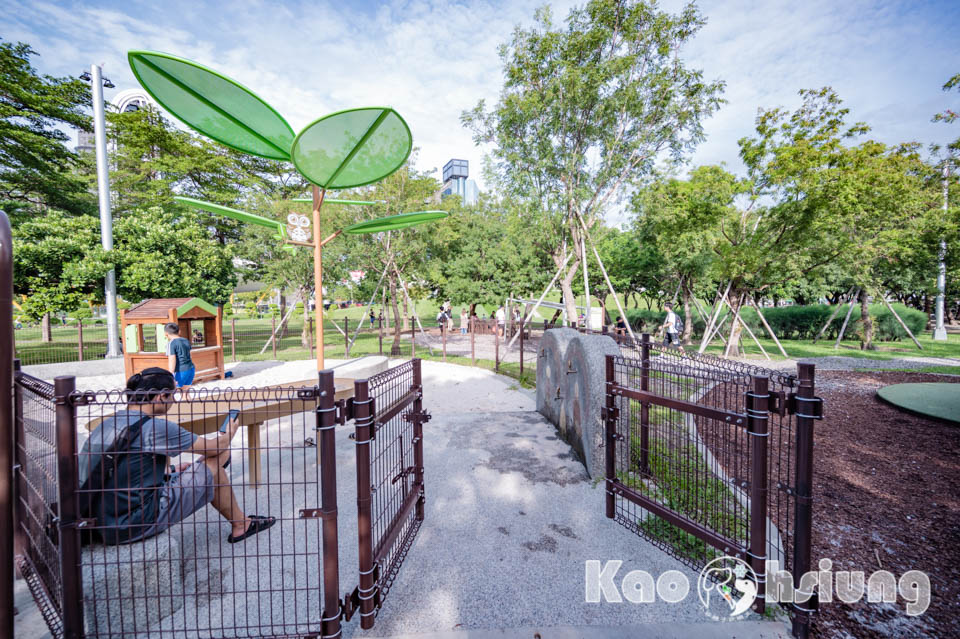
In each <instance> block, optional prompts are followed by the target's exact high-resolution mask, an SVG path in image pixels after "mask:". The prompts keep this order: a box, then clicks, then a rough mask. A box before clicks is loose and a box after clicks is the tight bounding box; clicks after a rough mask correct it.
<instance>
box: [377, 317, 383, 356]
mask: <svg viewBox="0 0 960 639" xmlns="http://www.w3.org/2000/svg"><path fill="white" fill-rule="evenodd" d="M377 319H378V324H379V325H380V338H379V339H380V354H381V355H383V313H381V314H380V317H379V318H377Z"/></svg>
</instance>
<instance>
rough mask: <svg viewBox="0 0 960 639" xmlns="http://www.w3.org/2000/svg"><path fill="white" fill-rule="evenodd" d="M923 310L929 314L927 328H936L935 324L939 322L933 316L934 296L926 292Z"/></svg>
mask: <svg viewBox="0 0 960 639" xmlns="http://www.w3.org/2000/svg"><path fill="white" fill-rule="evenodd" d="M944 306H946V304H944ZM923 312H924V313H925V314H926V316H927V328H928V329H932V328H934V324H936V323H937V322H936V320H935V319H934V318H933V317H931V315H932V314H933V297H932V296H930V295H927V294H926V293H924V294H923Z"/></svg>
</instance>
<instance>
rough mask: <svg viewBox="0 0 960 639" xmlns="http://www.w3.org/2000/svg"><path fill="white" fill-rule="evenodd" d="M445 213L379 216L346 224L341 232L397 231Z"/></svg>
mask: <svg viewBox="0 0 960 639" xmlns="http://www.w3.org/2000/svg"><path fill="white" fill-rule="evenodd" d="M447 215H449V213H447V212H446V211H418V212H416V213H401V214H400V215H391V216H389V217H381V218H377V219H375V220H367V221H365V222H360V223H359V224H354V225H353V226H348V227H347V228H345V229H343V232H344V233H350V234H354V235H358V234H360V233H382V232H383V231H397V230H399V229H405V228H407V227H408V226H415V225H417V224H423V223H424V222H431V221H433V220H439V219H441V218H445V217H447Z"/></svg>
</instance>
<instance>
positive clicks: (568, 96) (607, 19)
mask: <svg viewBox="0 0 960 639" xmlns="http://www.w3.org/2000/svg"><path fill="white" fill-rule="evenodd" d="M535 21H536V23H535V25H534V26H533V27H531V28H528V29H524V28H521V27H517V28H516V29H515V30H514V33H513V39H512V41H511V42H510V43H508V44H506V45H503V46H502V47H501V48H500V59H501V60H502V62H503V66H504V77H505V81H504V85H503V88H502V90H501V93H500V99H499V101H498V103H497V104H496V106H495V107H494V108H493V109H492V110H491V111H489V112H488V111H487V110H486V105H485V103H484V102H483V101H481V102H480V103H479V104H477V106H476V107H475V108H474V109H473V110H471V111H468V112H465V113H463V115H462V116H461V120H462V121H463V123H464V124H465V125H466V126H468V127H470V128H471V129H472V130H473V132H474V139H475V141H476V142H477V143H478V144H481V143H489V144H492V145H493V152H492V160H493V161H492V162H491V166H490V168H491V173H492V176H491V177H492V178H493V179H494V182H495V183H496V184H497V186H498V187H499V188H500V189H501V190H502V192H504V193H506V194H510V195H513V196H516V197H519V198H522V199H525V200H527V201H529V202H531V204H532V208H533V209H534V210H537V211H538V219H537V220H536V222H535V225H536V226H539V227H543V228H549V229H551V230H552V233H551V235H552V236H553V238H554V239H553V242H552V245H551V246H550V247H549V253H550V256H551V258H552V259H553V262H554V265H555V268H560V266H561V265H562V264H563V262H564V260H565V259H566V257H567V254H568V252H570V251H573V252H574V253H575V254H577V252H578V250H579V247H581V242H582V237H581V231H580V221H581V220H582V221H583V223H584V225H585V226H586V227H587V228H593V227H594V226H596V225H597V223H598V221H599V220H600V219H601V217H602V214H603V212H604V211H605V207H606V206H607V205H608V204H610V203H612V202H615V201H616V200H617V199H618V198H619V197H620V195H621V194H622V193H623V191H624V189H625V188H626V187H628V186H630V185H632V184H635V183H636V182H637V181H638V180H639V179H640V178H641V177H642V176H643V175H644V173H646V172H647V171H649V170H650V168H651V167H652V166H653V165H654V163H655V162H656V161H657V159H658V158H659V157H661V156H662V155H663V154H669V155H670V156H671V157H673V158H674V159H677V158H679V157H680V156H681V155H682V154H683V153H684V152H685V151H688V150H689V149H691V148H692V147H693V146H694V145H695V144H696V143H697V142H698V141H699V140H701V139H702V137H703V134H702V128H701V124H700V123H701V120H702V119H703V118H705V117H707V116H709V115H710V114H711V113H713V112H714V111H715V110H716V109H717V108H718V107H719V105H720V102H721V100H720V98H719V95H720V92H721V90H722V88H723V83H722V82H706V81H704V79H703V74H702V72H700V71H699V70H693V69H689V68H687V67H686V66H685V65H684V64H683V62H682V60H681V59H680V55H679V53H680V49H681V48H682V47H683V45H684V44H685V43H686V42H687V41H689V40H690V38H692V37H693V36H694V35H695V34H696V32H697V31H698V30H699V29H700V28H701V27H702V26H703V24H704V20H703V18H702V17H701V16H700V14H699V13H698V11H697V10H696V8H695V7H694V6H693V5H692V4H691V5H687V6H686V7H685V8H684V9H683V11H682V12H681V13H679V14H677V15H672V14H670V13H667V12H664V11H660V10H659V9H658V7H657V5H656V2H654V1H652V0H643V1H638V0H591V1H590V2H588V3H587V4H586V6H584V7H582V8H575V9H573V10H571V11H570V13H569V15H568V16H567V19H566V26H565V28H564V27H558V26H556V25H555V24H554V23H553V21H552V19H551V15H550V12H549V10H548V9H546V8H544V9H539V10H538V11H537V12H536V14H535ZM531 226H533V224H532V225H531ZM579 266H580V257H579V255H576V256H575V257H574V258H573V260H572V261H571V262H570V263H569V266H568V267H567V270H566V273H565V274H564V276H563V278H562V279H561V283H560V284H561V290H562V292H563V295H564V299H565V300H566V305H567V313H568V316H570V317H576V309H575V304H574V296H573V290H572V286H571V285H572V282H573V278H574V276H575V275H576V272H577V270H578V268H579Z"/></svg>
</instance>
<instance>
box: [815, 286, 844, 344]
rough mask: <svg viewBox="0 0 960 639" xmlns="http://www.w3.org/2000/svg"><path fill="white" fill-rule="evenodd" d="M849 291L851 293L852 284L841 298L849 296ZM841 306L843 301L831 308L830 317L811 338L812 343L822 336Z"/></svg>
mask: <svg viewBox="0 0 960 639" xmlns="http://www.w3.org/2000/svg"><path fill="white" fill-rule="evenodd" d="M850 293H853V287H852V286H851V287H850V290H848V291H847V293H846V295H844V296H843V297H842V298H841V299H847V298H848V297H849V296H850ZM841 308H843V302H840V303H839V304H837V307H836V308H835V309H833V312H832V313H830V317H829V318H828V319H827V323H826V324H824V325H823V328H821V329H820V332H819V333H817V336H816V337H814V338H813V343H814V344H816V343H817V340H818V339H820V338H821V337H823V333H824V331H826V330H827V328H828V327H829V326H830V323H831V322H833V319H834V318H835V317H836V316H837V313H839V312H840V309H841Z"/></svg>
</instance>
